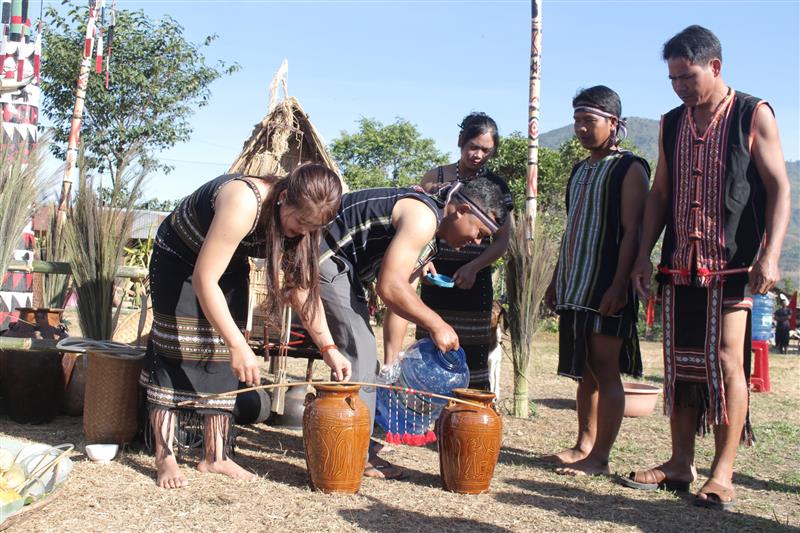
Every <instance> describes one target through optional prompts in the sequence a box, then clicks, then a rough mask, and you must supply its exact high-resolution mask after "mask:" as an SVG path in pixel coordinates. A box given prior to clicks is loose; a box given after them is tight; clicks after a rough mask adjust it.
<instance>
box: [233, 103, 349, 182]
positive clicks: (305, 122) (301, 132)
mask: <svg viewBox="0 0 800 533" xmlns="http://www.w3.org/2000/svg"><path fill="white" fill-rule="evenodd" d="M270 107H271V109H270V111H269V112H268V113H267V116H265V117H264V119H263V120H262V121H261V122H259V123H258V124H256V126H255V128H254V129H253V133H252V134H251V135H250V138H249V139H248V140H247V141H246V142H245V143H244V147H243V148H242V152H241V153H240V154H239V157H237V158H236V162H235V163H234V164H233V166H231V168H230V172H238V173H242V174H249V175H252V176H267V175H275V176H285V175H287V174H289V173H290V172H291V171H292V169H294V168H295V167H296V166H297V165H299V164H300V163H305V162H309V161H314V162H317V163H322V164H324V165H326V166H327V167H329V168H331V169H333V170H334V171H335V172H336V173H337V174H339V168H338V167H337V166H336V162H335V161H334V160H333V158H332V157H331V156H330V154H328V151H327V149H326V148H325V143H323V141H322V139H321V138H320V136H319V134H318V133H317V130H316V128H314V125H313V124H312V123H311V120H309V118H308V115H307V114H306V112H305V111H303V108H302V107H301V106H300V102H298V101H297V99H296V98H294V97H287V98H284V99H283V101H281V102H280V103H277V104H275V105H273V106H270ZM342 186H345V185H344V182H342Z"/></svg>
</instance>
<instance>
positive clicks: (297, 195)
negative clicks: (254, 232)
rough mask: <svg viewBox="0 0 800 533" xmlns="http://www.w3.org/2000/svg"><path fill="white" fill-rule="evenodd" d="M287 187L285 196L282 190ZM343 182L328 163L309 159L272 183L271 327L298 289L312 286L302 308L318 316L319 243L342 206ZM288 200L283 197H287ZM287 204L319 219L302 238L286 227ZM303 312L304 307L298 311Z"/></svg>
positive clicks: (268, 223)
mask: <svg viewBox="0 0 800 533" xmlns="http://www.w3.org/2000/svg"><path fill="white" fill-rule="evenodd" d="M284 191H286V196H285V198H284V199H283V200H282V199H281V193H283V192H284ZM341 199H342V183H341V181H340V180H339V177H338V176H337V175H336V174H335V173H334V172H333V171H332V170H331V169H329V168H328V167H326V166H324V165H320V164H316V163H306V164H304V165H301V166H299V167H297V168H296V169H294V170H293V171H292V173H291V174H289V175H288V176H287V177H285V178H281V179H278V180H277V181H275V182H274V183H273V185H272V188H271V190H270V193H269V196H268V197H267V201H266V203H265V205H264V210H265V211H266V214H265V217H264V221H265V222H264V223H265V226H266V254H265V257H266V265H265V266H266V276H265V277H266V291H267V295H268V296H267V299H266V302H265V303H264V310H265V311H266V318H267V321H268V323H269V324H270V325H271V326H273V327H274V326H275V325H277V324H278V322H279V317H280V311H281V308H282V307H283V306H284V305H289V304H290V303H291V297H292V293H293V292H294V291H295V290H297V289H303V290H308V299H307V300H306V301H305V303H304V304H303V309H302V313H303V315H304V316H307V317H309V319H310V320H313V319H314V317H315V316H316V311H317V308H316V306H315V305H314V304H315V303H316V302H317V300H318V299H319V242H320V234H321V232H322V228H323V227H324V226H325V225H326V224H328V223H329V222H330V221H331V220H333V217H334V216H336V212H337V211H338V209H339V204H340V203H341ZM281 200H282V201H281ZM281 203H284V204H285V205H289V206H291V207H294V208H295V209H297V210H298V211H301V212H302V213H303V214H304V215H305V216H306V217H308V218H313V219H315V221H316V222H317V223H318V226H317V228H316V229H314V230H313V231H311V232H309V233H308V234H306V235H303V236H300V237H298V238H296V239H289V238H287V237H285V236H284V235H283V233H282V230H281V222H280V205H281ZM281 273H282V274H283V280H282V283H281ZM298 311H299V310H298Z"/></svg>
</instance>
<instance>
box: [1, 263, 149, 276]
mask: <svg viewBox="0 0 800 533" xmlns="http://www.w3.org/2000/svg"><path fill="white" fill-rule="evenodd" d="M8 270H10V271H14V272H26V273H28V274H30V273H33V272H37V273H41V274H71V273H72V269H71V268H70V266H69V263H65V262H60V261H32V262H31V263H26V262H25V261H11V264H10V265H9V266H8ZM148 275H149V271H148V270H147V269H146V268H142V267H134V266H126V265H122V266H118V267H117V272H116V277H118V278H131V279H144V278H146V277H147V276H148Z"/></svg>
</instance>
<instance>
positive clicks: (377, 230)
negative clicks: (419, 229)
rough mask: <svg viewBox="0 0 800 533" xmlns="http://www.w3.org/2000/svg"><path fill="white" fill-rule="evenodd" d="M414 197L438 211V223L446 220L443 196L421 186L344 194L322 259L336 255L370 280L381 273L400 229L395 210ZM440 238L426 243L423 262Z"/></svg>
mask: <svg viewBox="0 0 800 533" xmlns="http://www.w3.org/2000/svg"><path fill="white" fill-rule="evenodd" d="M404 198H414V199H416V200H419V201H420V202H422V203H424V204H425V205H427V206H428V207H429V208H430V209H431V211H432V212H433V213H434V215H436V227H437V229H438V227H439V224H440V223H441V221H442V216H443V209H444V204H443V202H442V201H441V200H440V197H439V196H431V195H428V194H425V193H424V192H421V189H419V188H379V189H364V190H360V191H355V192H351V193H347V194H345V195H343V196H342V204H341V206H340V207H339V212H338V213H337V215H336V218H334V219H333V220H332V221H331V223H330V224H328V226H327V227H326V228H325V232H324V234H323V237H322V243H321V244H320V262H322V261H325V260H326V259H329V258H330V257H331V256H333V255H336V256H339V257H341V258H343V259H346V260H347V261H348V262H349V263H350V264H351V265H352V266H353V274H354V276H355V277H356V278H357V279H358V280H359V281H361V282H369V281H372V280H374V279H375V278H376V277H377V276H378V271H379V270H380V266H381V262H382V261H383V256H384V255H385V254H386V250H387V249H388V248H389V244H390V243H391V241H392V238H393V237H394V236H395V234H396V233H397V230H395V228H394V226H393V225H392V210H393V209H394V206H395V205H396V204H397V202H398V201H400V200H402V199H404ZM436 251H437V239H436V237H435V236H434V237H433V239H431V241H430V242H429V243H428V244H427V246H425V248H424V249H423V250H422V253H421V254H420V258H419V263H420V264H424V263H425V262H427V261H429V260H430V259H432V258H433V256H434V255H435V254H436Z"/></svg>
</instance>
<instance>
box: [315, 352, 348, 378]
mask: <svg viewBox="0 0 800 533" xmlns="http://www.w3.org/2000/svg"><path fill="white" fill-rule="evenodd" d="M322 360H323V361H325V364H326V365H328V366H329V367H331V374H332V375H333V378H334V379H335V380H336V381H341V382H343V383H346V382H348V381H350V378H351V377H352V372H353V368H352V364H351V363H350V360H349V359H347V357H345V356H344V355H342V353H341V352H340V351H339V350H338V349H336V348H331V349H329V350H325V351H324V352H323V353H322Z"/></svg>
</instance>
